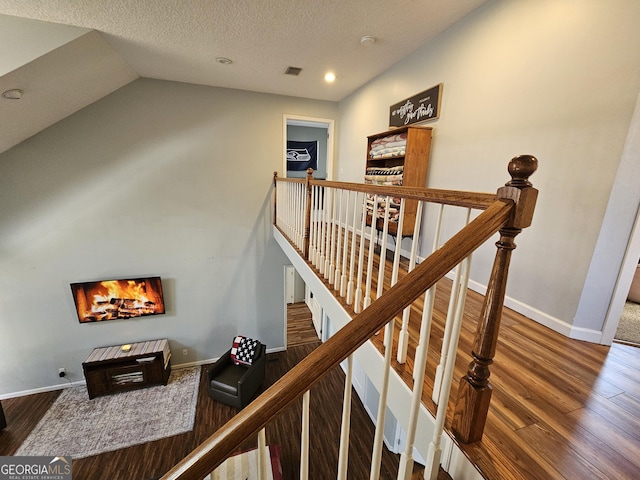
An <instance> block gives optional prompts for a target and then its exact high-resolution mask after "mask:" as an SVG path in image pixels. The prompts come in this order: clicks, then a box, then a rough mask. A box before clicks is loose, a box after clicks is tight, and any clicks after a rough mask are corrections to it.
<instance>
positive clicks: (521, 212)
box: [452, 155, 538, 443]
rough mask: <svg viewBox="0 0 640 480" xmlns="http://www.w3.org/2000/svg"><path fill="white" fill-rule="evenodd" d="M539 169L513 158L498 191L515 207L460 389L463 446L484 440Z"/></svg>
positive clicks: (456, 421)
mask: <svg viewBox="0 0 640 480" xmlns="http://www.w3.org/2000/svg"><path fill="white" fill-rule="evenodd" d="M537 168H538V160H537V159H536V158H535V157H533V156H531V155H520V156H518V157H515V158H513V159H512V160H511V161H510V162H509V168H508V170H509V174H510V175H511V180H510V181H509V182H507V183H506V185H505V186H504V187H501V188H499V189H498V193H497V198H498V199H510V200H513V201H514V202H515V208H514V211H513V216H512V217H511V220H510V221H509V223H508V224H507V225H506V226H505V227H503V228H502V229H500V240H498V242H497V243H496V247H497V251H496V256H495V260H494V263H493V268H492V270H491V277H490V278H489V284H488V285H487V292H486V296H485V299H484V304H483V306H482V310H481V312H480V318H479V320H478V327H477V330H476V336H475V340H474V343H473V349H472V352H471V357H472V361H471V363H470V364H469V369H468V371H467V374H466V375H465V376H464V377H462V379H461V380H460V387H459V389H458V398H457V400H456V405H455V409H454V413H453V422H452V430H453V433H454V434H455V435H456V437H457V438H458V440H460V441H461V442H463V443H471V442H477V441H479V440H481V439H482V433H483V431H484V426H485V422H486V419H487V413H488V411H489V403H490V401H491V389H492V387H491V384H490V382H489V375H490V371H489V365H491V363H493V357H494V356H495V353H496V344H497V341H498V333H499V330H500V320H501V317H502V306H503V304H504V297H505V291H506V286H507V275H508V272H509V262H510V259H511V252H512V251H513V250H514V249H515V248H516V244H515V243H514V239H515V237H516V235H518V234H519V233H520V232H521V231H522V229H523V228H526V227H528V226H529V225H531V220H532V217H533V211H534V209H535V204H536V199H537V197H538V191H537V190H536V189H535V188H533V187H532V186H531V183H530V182H529V177H530V176H531V175H532V174H533V173H534V172H535V171H536V169H537Z"/></svg>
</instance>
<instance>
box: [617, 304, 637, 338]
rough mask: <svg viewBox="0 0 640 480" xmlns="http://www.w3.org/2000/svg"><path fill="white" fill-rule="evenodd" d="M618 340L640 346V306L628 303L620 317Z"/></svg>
mask: <svg viewBox="0 0 640 480" xmlns="http://www.w3.org/2000/svg"><path fill="white" fill-rule="evenodd" d="M615 338H616V340H622V341H624V342H630V343H637V344H640V305H639V304H637V303H634V302H626V303H625V305H624V310H623V311H622V315H621V316H620V322H619V323H618V329H617V330H616V335H615Z"/></svg>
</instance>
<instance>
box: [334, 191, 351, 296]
mask: <svg viewBox="0 0 640 480" xmlns="http://www.w3.org/2000/svg"><path fill="white" fill-rule="evenodd" d="M354 193H355V192H354ZM350 198H351V192H350V191H347V199H346V200H345V202H344V203H345V205H344V210H345V211H344V244H343V245H342V262H341V263H342V269H341V275H340V281H339V282H338V280H337V279H336V283H337V284H338V285H337V290H339V294H340V296H341V297H342V298H344V297H345V296H346V295H347V255H348V253H349V199H350ZM336 276H337V275H336Z"/></svg>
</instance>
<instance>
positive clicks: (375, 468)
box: [369, 319, 395, 480]
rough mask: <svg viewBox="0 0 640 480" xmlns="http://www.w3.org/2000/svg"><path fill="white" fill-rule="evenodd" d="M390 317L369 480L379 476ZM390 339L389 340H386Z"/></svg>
mask: <svg viewBox="0 0 640 480" xmlns="http://www.w3.org/2000/svg"><path fill="white" fill-rule="evenodd" d="M394 323H395V322H394V320H393V319H391V321H390V322H389V323H387V326H386V327H385V334H384V338H385V345H384V367H383V371H382V382H381V384H380V400H379V403H378V415H377V416H376V433H375V435H374V438H373V453H372V454H371V472H370V475H369V480H378V478H379V477H380V464H381V462H382V443H383V440H384V421H385V417H386V413H387V396H388V394H389V373H390V371H391V351H392V350H393V349H392V348H391V347H392V346H393V326H394ZM386 339H390V341H388V342H387V341H386Z"/></svg>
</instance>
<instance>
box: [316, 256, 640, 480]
mask: <svg viewBox="0 0 640 480" xmlns="http://www.w3.org/2000/svg"><path fill="white" fill-rule="evenodd" d="M392 257H393V254H392V253H391V254H388V256H387V268H389V269H390V266H391V262H392ZM377 258H378V257H377V256H376V260H375V261H374V263H375V269H374V274H373V278H374V279H375V278H377V269H378V265H377V263H378V262H377ZM405 271H406V266H405ZM402 274H403V273H402V272H401V273H400V275H402ZM385 278H390V275H386V277H385ZM373 283H374V286H373V289H374V290H375V280H374V282H373ZM328 288H331V289H332V290H333V287H328ZM386 288H389V285H385V289H386ZM450 289H451V282H450V281H449V280H447V279H443V280H442V281H440V282H439V283H438V286H437V296H436V304H435V311H434V321H433V325H432V329H431V343H430V347H429V356H428V361H427V372H426V375H425V378H424V385H425V387H424V393H423V403H424V404H425V405H426V406H427V408H429V409H430V410H431V411H432V412H433V413H435V406H434V404H433V402H432V400H431V392H432V390H433V378H434V376H435V369H436V365H437V362H438V361H439V358H440V348H441V345H442V337H443V332H444V318H445V317H446V310H447V306H448V298H449V292H450ZM482 301H483V297H482V296H481V295H479V294H477V293H475V292H473V291H469V292H468V293H467V301H466V306H465V313H464V319H463V324H462V331H461V336H460V343H459V348H458V352H457V357H456V367H455V374H454V384H453V386H452V389H451V395H450V400H449V403H448V406H447V421H446V424H445V428H446V429H447V430H449V427H450V425H451V417H452V413H453V403H454V401H455V399H456V397H457V390H458V381H459V379H460V378H461V377H462V376H463V375H464V374H465V373H466V370H467V367H468V364H469V362H470V360H471V356H470V352H471V348H472V344H473V340H474V334H475V329H476V324H477V318H478V315H479V312H480V309H481V306H482ZM343 306H344V307H345V308H346V309H347V311H351V312H352V310H351V307H349V306H347V305H346V304H344V302H343ZM421 312H422V299H419V300H417V301H416V302H415V303H414V304H413V305H412V307H411V320H410V326H409V338H410V340H409V348H408V360H407V362H406V363H405V364H399V363H398V362H397V361H395V351H394V355H393V358H394V361H393V367H394V368H395V370H396V371H398V372H399V374H400V375H401V377H402V378H403V379H404V381H405V383H406V384H407V385H409V386H410V387H412V386H413V379H412V370H413V357H414V355H415V349H416V345H417V341H418V336H419V328H420V321H421ZM400 323H401V322H400V319H398V318H397V319H396V328H395V345H394V350H395V349H396V347H397V340H398V332H399V329H400ZM500 332H501V333H500V337H499V339H498V346H497V354H496V356H495V359H494V363H493V364H492V365H491V378H490V381H491V383H492V385H493V396H492V400H491V406H490V409H489V415H488V418H487V424H486V428H485V433H484V437H483V440H482V441H481V442H476V443H474V444H470V445H463V446H462V449H463V451H464V452H465V454H466V455H467V456H468V457H469V458H470V459H471V460H472V462H473V463H474V464H475V465H476V466H477V468H478V469H479V470H480V471H481V473H482V474H483V475H484V477H485V478H487V479H491V480H494V479H495V480H497V479H523V480H524V479H527V480H528V479H541V480H542V479H544V480H548V479H558V480H560V479H567V480H574V479H583V478H585V479H587V478H588V479H596V478H598V479H616V480H617V479H638V478H640V368H638V367H639V366H640V348H634V347H633V346H629V345H622V344H617V343H616V344H613V345H612V346H611V347H607V346H603V345H595V344H592V343H588V342H582V341H579V340H572V339H569V338H567V337H565V336H563V335H561V334H559V333H556V332H554V331H552V330H551V329H549V328H546V327H544V326H542V325H540V324H538V323H536V322H534V321H533V320H531V319H529V318H527V317H524V316H523V315H520V314H518V313H516V312H514V311H513V310H510V309H508V308H505V309H504V312H503V317H502V326H501V331H500ZM382 340H383V335H382V334H379V335H374V336H373V337H372V339H371V341H372V342H373V343H374V344H375V345H376V346H377V348H378V349H379V350H380V351H381V352H383V347H382Z"/></svg>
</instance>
